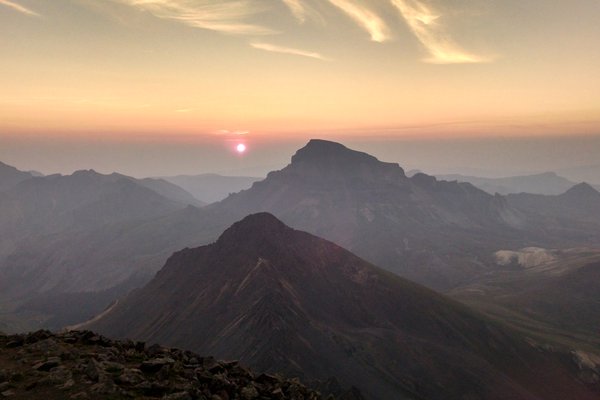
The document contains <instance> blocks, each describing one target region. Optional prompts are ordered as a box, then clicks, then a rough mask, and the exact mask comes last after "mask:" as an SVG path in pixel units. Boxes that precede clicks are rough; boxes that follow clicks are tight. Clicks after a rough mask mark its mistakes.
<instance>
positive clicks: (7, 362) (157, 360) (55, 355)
mask: <svg viewBox="0 0 600 400" xmlns="http://www.w3.org/2000/svg"><path fill="white" fill-rule="evenodd" d="M0 398H8V399H44V400H53V399H132V398H135V399H165V400H194V399H198V400H259V399H264V400H266V399H278V400H286V399H289V400H320V399H325V397H324V396H321V394H320V393H318V392H316V391H314V390H311V389H308V388H307V387H306V386H304V385H302V384H301V383H300V382H299V381H298V379H285V378H283V377H281V376H279V375H267V374H254V373H253V372H252V371H251V370H249V369H247V368H245V367H244V366H242V365H240V364H239V363H238V362H237V361H217V360H215V359H214V358H212V357H201V356H199V355H196V354H194V353H192V352H189V351H183V350H178V349H173V348H166V347H161V346H158V345H153V346H146V345H145V344H144V343H143V342H133V341H114V340H110V339H107V338H105V337H103V336H100V335H97V334H95V333H93V332H90V331H71V332H65V333H58V334H52V333H50V332H48V331H38V332H35V333H31V334H23V335H12V336H4V335H0ZM327 398H328V399H331V400H332V399H334V397H333V396H329V397H327ZM361 398H362V397H360V394H358V393H356V392H355V391H354V392H348V393H347V394H345V395H344V394H342V397H339V399H347V400H360V399H361Z"/></svg>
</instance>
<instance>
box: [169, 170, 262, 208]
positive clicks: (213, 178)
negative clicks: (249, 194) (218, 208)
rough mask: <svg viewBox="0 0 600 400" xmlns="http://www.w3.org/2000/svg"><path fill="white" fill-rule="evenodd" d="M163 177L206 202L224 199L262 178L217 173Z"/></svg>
mask: <svg viewBox="0 0 600 400" xmlns="http://www.w3.org/2000/svg"><path fill="white" fill-rule="evenodd" d="M162 179H164V180H166V181H168V182H171V183H173V184H175V185H178V186H180V187H182V188H183V189H185V190H186V191H188V192H190V193H191V194H193V195H194V197H195V198H196V199H198V200H201V201H202V202H205V203H214V202H215V201H220V200H223V199H224V198H226V197H227V196H229V195H230V194H231V193H237V192H239V191H240V190H245V189H248V188H249V187H250V186H252V184H253V183H254V182H256V181H259V180H261V178H254V177H250V176H223V175H217V174H202V175H178V176H168V177H164V178H162Z"/></svg>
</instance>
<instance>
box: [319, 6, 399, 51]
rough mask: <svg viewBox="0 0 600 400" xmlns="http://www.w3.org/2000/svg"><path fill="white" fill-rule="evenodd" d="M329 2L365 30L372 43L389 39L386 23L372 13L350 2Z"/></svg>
mask: <svg viewBox="0 0 600 400" xmlns="http://www.w3.org/2000/svg"><path fill="white" fill-rule="evenodd" d="M329 2H330V3H331V4H333V5H334V6H336V7H337V8H339V9H340V10H342V11H343V12H345V13H346V14H347V15H348V16H349V17H350V18H352V19H353V20H354V21H355V22H356V23H357V24H358V25H360V26H361V27H362V28H363V29H364V30H366V31H367V32H368V33H369V35H371V40H372V41H374V42H385V41H386V40H389V39H390V33H389V29H388V27H387V25H386V23H385V22H384V21H383V19H381V18H380V17H379V16H378V15H377V14H376V13H374V12H373V11H371V10H369V9H368V8H366V7H364V6H362V5H359V4H357V3H356V2H354V1H352V0H329Z"/></svg>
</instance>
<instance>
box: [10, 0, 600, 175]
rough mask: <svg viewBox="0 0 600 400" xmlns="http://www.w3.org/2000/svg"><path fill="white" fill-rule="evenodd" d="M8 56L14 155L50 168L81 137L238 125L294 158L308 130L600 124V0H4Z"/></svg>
mask: <svg viewBox="0 0 600 400" xmlns="http://www.w3.org/2000/svg"><path fill="white" fill-rule="evenodd" d="M0 55H1V58H0V88H1V90H0V146H2V148H0V157H1V158H2V159H3V160H6V159H9V161H13V162H15V160H16V162H17V163H19V164H27V163H28V161H30V162H29V164H32V166H36V165H37V166H42V167H45V168H47V169H51V168H52V161H50V158H51V156H52V155H54V156H53V157H54V162H55V167H54V168H55V169H56V170H64V169H69V168H71V167H72V166H74V164H75V162H67V161H65V158H64V157H63V158H62V159H61V157H60V156H59V154H62V153H65V152H67V150H68V149H76V148H77V149H80V150H81V151H82V153H80V155H79V156H76V155H73V154H71V153H69V154H70V158H69V157H68V158H69V160H71V159H80V161H81V166H80V167H85V166H86V165H89V164H94V163H93V162H92V161H93V160H94V156H96V157H97V158H101V159H102V160H103V161H106V157H107V156H106V155H109V158H110V157H113V158H115V157H116V158H119V157H122V158H123V160H125V159H127V157H128V156H126V155H125V153H123V152H124V151H125V149H129V150H128V151H129V153H127V154H129V155H130V156H132V157H133V158H135V157H138V158H140V157H142V158H143V155H140V154H139V153H140V152H142V151H143V150H141V149H143V148H144V149H149V148H156V149H159V148H160V147H161V145H164V148H166V149H171V150H169V151H172V152H174V153H177V151H175V150H173V149H174V148H175V147H176V146H179V147H177V148H180V149H183V150H185V149H188V150H189V149H190V147H189V143H195V147H194V148H197V149H201V150H203V151H207V149H209V148H210V149H211V150H210V151H211V152H212V151H213V150H214V151H216V150H215V149H221V152H222V155H223V154H225V153H224V152H223V151H224V150H223V149H225V148H227V146H228V145H229V144H230V143H233V142H234V141H236V140H238V141H239V140H243V141H246V142H247V143H248V148H249V152H248V156H247V157H248V158H251V154H250V153H251V150H252V149H253V148H257V147H261V148H263V149H264V148H265V146H267V147H268V146H271V145H275V144H276V143H283V142H285V143H286V146H287V147H279V151H280V153H281V156H280V158H284V156H285V158H286V159H287V158H288V156H289V155H288V154H287V152H288V151H289V149H291V148H292V147H294V146H296V145H298V144H301V143H303V142H304V141H305V139H306V138H308V137H323V136H326V137H336V138H341V139H346V140H351V141H352V140H354V141H355V142H357V143H358V142H359V141H362V142H361V143H363V147H365V146H366V147H368V146H369V145H373V146H380V147H377V148H379V149H381V150H382V152H383V153H385V150H386V146H385V143H384V144H382V143H383V142H382V141H383V140H387V141H388V143H390V142H389V140H396V142H394V143H399V142H398V141H397V140H400V141H404V143H406V141H407V140H413V141H416V142H419V143H425V142H427V141H428V140H431V138H446V139H448V138H458V137H460V138H465V137H466V138H471V142H469V143H481V140H483V141H485V140H488V139H489V140H492V139H493V140H501V138H503V137H504V138H506V137H513V138H514V137H517V138H518V137H526V136H527V137H531V136H533V137H537V138H545V140H543V142H544V143H546V144H545V145H544V146H545V147H544V146H542V147H540V148H544V149H546V148H548V149H551V148H552V146H554V144H552V143H554V142H552V141H551V140H550V141H549V139H547V138H548V137H550V136H563V137H564V136H566V137H569V135H573V136H571V137H572V140H579V139H577V138H576V137H583V136H588V137H590V136H597V135H600V74H599V73H598V71H600V1H598V0H570V1H566V0H527V1H523V0H502V1H492V0H430V1H425V0H229V1H215V0H0ZM182 138H185V139H182ZM369 138H371V139H372V140H371V141H369ZM499 138H500V139H499ZM461 140H462V139H461ZM540 140H541V139H540ZM590 140H592V141H593V140H594V139H593V138H592V139H590ZM424 141H425V142H424ZM375 142H377V143H375ZM513 142H514V141H513ZM596 142H597V141H596ZM596 142H594V143H596ZM98 143H102V144H101V145H98ZM255 143H256V145H255V146H253V145H254V144H255ZM369 143H370V144H369ZM454 143H457V142H454ZM514 143H518V141H517V142H514ZM578 143H579V144H577V145H576V146H575V147H577V146H581V145H582V143H584V142H581V141H580V142H578ZM44 146H46V147H44ZM78 146H79V147H78ZM86 146H98V147H97V148H98V149H99V152H98V153H94V152H93V151H92V150H93V149H92V150H90V149H89V148H88V147H86ZM111 146H112V147H111ZM119 146H121V147H119ZM136 146H137V147H136ZM152 146H154V147H152ZM423 146H424V147H421V148H426V147H427V145H426V144H425V145H423ZM515 146H518V145H517V144H515ZM45 148H47V149H48V150H47V154H45V152H44V149H45ZM53 149H54V150H53ZM102 149H104V153H101V152H100V150H102ZM136 149H137V150H136ZM596 149H597V148H596ZM588 150H589V149H588ZM9 151H10V153H9ZM136 151H137V152H138V153H136ZM398 151H400V150H398ZM544 152H545V153H544V154H546V156H548V155H549V154H551V152H548V151H546V150H544ZM121 153H122V154H123V155H119V154H121ZM65 154H66V153H65ZM83 154H86V155H85V156H84V155H83ZM159 154H160V153H159ZM264 154H266V153H264ZM209 155H211V156H215V157H217V155H218V152H217V154H215V153H210V154H209ZM229 156H231V157H233V155H229ZM229 156H228V157H229ZM24 157H30V158H29V159H25V158H24ZM44 157H46V158H44ZM78 157H79V158H78ZM103 157H104V158H103ZM265 157H266V156H265ZM266 158H267V159H265V160H264V165H273V164H278V163H279V159H278V158H277V157H276V156H273V157H271V158H269V157H266ZM534 158H535V157H534ZM227 159H228V158H227V157H225V158H223V157H221V158H219V159H217V160H216V161H215V162H217V164H215V169H218V170H225V169H227V165H224V162H225V161H226V160H227ZM102 160H101V161H102ZM173 160H175V161H173V162H175V163H176V162H177V161H176V160H177V157H176V156H173ZM86 161H87V163H86ZM416 161H418V160H416ZM426 161H427V162H428V163H429V164H431V165H433V164H432V163H433V161H434V160H433V159H431V160H430V159H427V160H426ZM459 161H461V160H456V162H457V163H458V162H459ZM483 161H485V160H483ZM524 161H526V160H524ZM577 161H578V160H577V159H575V158H573V159H572V160H571V164H573V163H576V162H577ZM579 161H583V160H579ZM219 162H220V164H219ZM235 162H236V163H239V162H240V161H239V160H238V161H235ZM245 162H248V161H245ZM471 162H475V160H468V159H466V160H463V164H465V165H469V164H470V163H471ZM258 164H259V161H256V162H254V164H252V165H254V167H256V166H257V165H258ZM102 165H106V168H111V166H114V167H115V168H116V167H119V166H120V165H121V164H119V163H114V164H107V163H106V162H104V164H102ZM123 165H124V166H125V168H126V169H127V168H129V167H130V165H129V164H123ZM203 165H204V164H203ZM457 165H458V164H457ZM171 167H173V168H171ZM171 167H169V166H166V165H163V166H162V169H163V170H165V169H169V170H172V169H175V167H174V166H171ZM180 167H181V168H180V169H191V168H192V165H191V164H190V165H188V164H185V165H184V164H181V166H180ZM254 167H253V168H254ZM513 167H514V166H513ZM538 167H539V168H542V167H543V166H542V165H541V164H540V165H538ZM140 168H141V167H140ZM195 168H199V166H198V165H196V167H195ZM519 168H521V169H527V168H529V169H532V168H533V167H532V166H527V165H526V163H523V164H522V165H520V166H519ZM536 168H537V167H536ZM157 169H158V168H157ZM231 169H232V170H234V169H236V167H235V166H232V168H231ZM185 172H189V171H185Z"/></svg>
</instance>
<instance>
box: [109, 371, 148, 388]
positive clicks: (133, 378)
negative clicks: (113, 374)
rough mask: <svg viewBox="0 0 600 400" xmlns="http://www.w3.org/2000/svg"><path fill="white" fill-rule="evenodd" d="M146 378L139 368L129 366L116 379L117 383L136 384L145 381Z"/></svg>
mask: <svg viewBox="0 0 600 400" xmlns="http://www.w3.org/2000/svg"><path fill="white" fill-rule="evenodd" d="M144 380H145V378H144V374H142V371H140V370H139V369H137V368H127V369H125V370H123V372H122V373H121V375H119V376H118V377H117V378H116V379H115V381H116V382H117V383H119V384H121V385H126V386H135V385H138V384H140V383H142V382H144Z"/></svg>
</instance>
